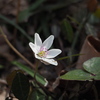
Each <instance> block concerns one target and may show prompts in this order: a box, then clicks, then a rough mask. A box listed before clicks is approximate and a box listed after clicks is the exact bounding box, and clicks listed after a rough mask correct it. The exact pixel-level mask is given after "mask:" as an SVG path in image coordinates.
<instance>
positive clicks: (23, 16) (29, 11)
mask: <svg viewBox="0 0 100 100" xmlns="http://www.w3.org/2000/svg"><path fill="white" fill-rule="evenodd" d="M44 1H45V0H36V2H35V3H33V4H32V5H31V6H30V7H29V8H28V9H26V10H24V11H21V12H20V13H19V16H18V21H19V22H22V21H23V20H25V19H26V18H28V17H29V16H31V15H33V14H35V13H37V12H38V11H34V10H35V9H36V8H38V7H39V6H40V5H41V4H42V3H43V2H44Z"/></svg>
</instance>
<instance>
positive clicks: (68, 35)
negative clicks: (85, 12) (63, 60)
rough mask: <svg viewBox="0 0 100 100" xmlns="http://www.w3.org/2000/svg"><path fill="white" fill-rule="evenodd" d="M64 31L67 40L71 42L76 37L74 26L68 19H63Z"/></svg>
mask: <svg viewBox="0 0 100 100" xmlns="http://www.w3.org/2000/svg"><path fill="white" fill-rule="evenodd" d="M62 31H63V32H64V34H65V35H66V38H67V40H68V41H69V42H70V43H71V42H72V41H73V38H74V33H73V28H72V26H71V24H70V22H69V21H68V20H67V19H64V20H63V21H62Z"/></svg>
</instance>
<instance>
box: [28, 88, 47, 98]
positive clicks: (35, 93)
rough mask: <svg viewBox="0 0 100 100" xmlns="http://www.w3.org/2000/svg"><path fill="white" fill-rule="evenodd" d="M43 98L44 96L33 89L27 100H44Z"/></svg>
mask: <svg viewBox="0 0 100 100" xmlns="http://www.w3.org/2000/svg"><path fill="white" fill-rule="evenodd" d="M45 98H46V97H45V95H44V94H42V93H41V92H40V91H39V90H36V89H34V90H33V91H32V93H31V95H30V96H29V100H46V99H45Z"/></svg>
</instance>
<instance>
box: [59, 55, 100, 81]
mask: <svg viewBox="0 0 100 100" xmlns="http://www.w3.org/2000/svg"><path fill="white" fill-rule="evenodd" d="M83 68H84V70H81V69H76V70H73V71H69V72H68V73H66V74H64V75H62V76H61V77H60V78H61V79H65V80H80V81H86V80H89V81H90V80H93V79H94V80H100V57H94V58H92V59H89V60H87V61H86V62H84V63H83Z"/></svg>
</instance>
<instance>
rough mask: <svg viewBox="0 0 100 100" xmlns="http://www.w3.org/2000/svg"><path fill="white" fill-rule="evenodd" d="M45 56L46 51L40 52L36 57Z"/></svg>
mask: <svg viewBox="0 0 100 100" xmlns="http://www.w3.org/2000/svg"><path fill="white" fill-rule="evenodd" d="M46 54H47V52H46V51H40V52H39V53H38V54H37V55H38V56H39V57H45V56H46Z"/></svg>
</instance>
